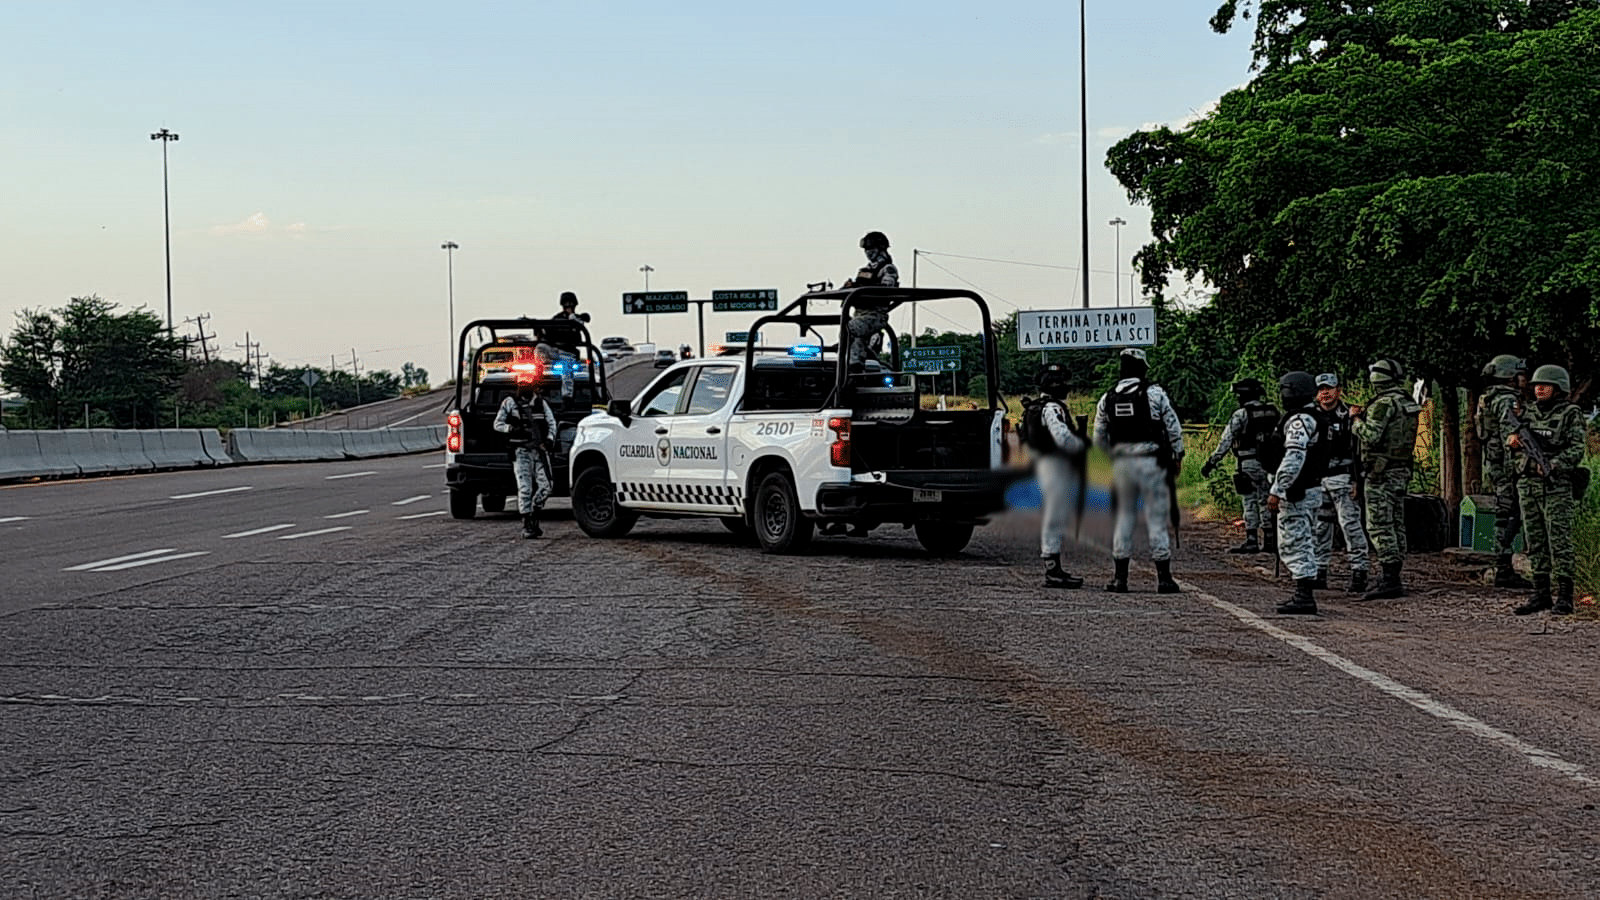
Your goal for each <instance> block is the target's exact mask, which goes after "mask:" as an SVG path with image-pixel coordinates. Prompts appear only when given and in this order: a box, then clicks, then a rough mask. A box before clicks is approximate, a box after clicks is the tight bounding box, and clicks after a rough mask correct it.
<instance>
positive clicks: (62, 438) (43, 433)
mask: <svg viewBox="0 0 1600 900" xmlns="http://www.w3.org/2000/svg"><path fill="white" fill-rule="evenodd" d="M70 433H71V432H66V431H54V430H39V431H35V432H34V435H35V436H37V437H38V439H39V456H40V457H41V458H42V459H41V465H42V468H43V471H40V472H39V473H38V474H39V475H42V476H46V477H51V478H54V477H57V476H61V475H81V474H83V472H82V470H81V469H79V468H78V461H77V460H75V459H73V458H72V445H71V444H70V443H69V440H68V435H69V434H70Z"/></svg>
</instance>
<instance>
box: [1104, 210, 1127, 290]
mask: <svg viewBox="0 0 1600 900" xmlns="http://www.w3.org/2000/svg"><path fill="white" fill-rule="evenodd" d="M1106 224H1108V225H1110V226H1111V227H1112V228H1115V229H1116V230H1117V278H1116V280H1115V281H1113V282H1111V298H1112V304H1111V305H1112V306H1121V305H1122V226H1124V225H1126V224H1128V220H1127V219H1124V218H1123V217H1121V216H1117V217H1116V218H1114V219H1112V220H1111V221H1110V222H1107V223H1106ZM1128 305H1129V306H1132V305H1133V291H1132V290H1129V291H1128Z"/></svg>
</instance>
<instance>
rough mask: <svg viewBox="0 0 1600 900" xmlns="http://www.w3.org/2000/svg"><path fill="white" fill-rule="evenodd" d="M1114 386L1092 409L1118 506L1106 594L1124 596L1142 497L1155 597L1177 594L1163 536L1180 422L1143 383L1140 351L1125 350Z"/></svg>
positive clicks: (1169, 522) (1179, 454)
mask: <svg viewBox="0 0 1600 900" xmlns="http://www.w3.org/2000/svg"><path fill="white" fill-rule="evenodd" d="M1119 365H1120V366H1121V372H1122V374H1121V378H1120V380H1118V381H1117V386H1116V387H1114V388H1112V389H1111V390H1109V391H1107V392H1106V393H1104V394H1103V395H1101V397H1100V403H1099V405H1097V406H1096V407H1095V411H1094V443H1095V446H1097V447H1099V448H1100V449H1101V450H1104V451H1105V452H1106V453H1108V454H1110V456H1111V491H1112V494H1111V496H1112V502H1113V503H1114V504H1115V505H1116V508H1117V519H1116V527H1115V531H1113V532H1112V538H1111V561H1112V562H1113V563H1114V564H1115V565H1116V575H1115V576H1113V577H1112V579H1111V582H1110V583H1109V584H1107V585H1106V590H1108V591H1112V592H1114V593H1118V594H1125V593H1127V592H1128V558H1129V557H1131V556H1132V555H1133V526H1134V520H1135V518H1136V516H1137V515H1138V504H1139V500H1140V498H1141V497H1142V498H1144V517H1145V526H1146V528H1147V529H1148V530H1149V534H1150V558H1151V560H1153V561H1154V562H1155V564H1156V576H1157V580H1156V593H1158V594H1176V593H1178V583H1177V582H1176V581H1173V580H1172V543H1171V541H1170V539H1169V538H1168V535H1167V529H1168V527H1169V526H1176V525H1177V522H1176V521H1175V520H1174V519H1173V516H1172V513H1173V503H1172V491H1173V481H1172V479H1170V478H1169V477H1168V476H1169V475H1171V474H1174V473H1176V472H1177V471H1178V468H1179V466H1180V465H1181V464H1182V461H1183V424H1182V423H1181V422H1179V421H1178V414H1177V413H1176V412H1174V411H1173V409H1172V402H1171V401H1170V400H1168V399H1167V392H1166V391H1164V390H1162V389H1161V386H1160V385H1158V384H1153V383H1151V382H1150V381H1148V380H1146V379H1145V374H1146V373H1147V372H1148V371H1149V363H1148V362H1146V360H1145V356H1144V351H1143V350H1140V349H1138V348H1137V347H1128V348H1126V349H1125V350H1123V351H1122V355H1121V357H1120V360H1119Z"/></svg>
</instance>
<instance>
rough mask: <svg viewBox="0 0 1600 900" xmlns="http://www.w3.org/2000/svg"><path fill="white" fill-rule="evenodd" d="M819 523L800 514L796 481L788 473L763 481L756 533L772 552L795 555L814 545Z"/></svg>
mask: <svg viewBox="0 0 1600 900" xmlns="http://www.w3.org/2000/svg"><path fill="white" fill-rule="evenodd" d="M815 527H816V523H815V522H813V521H811V520H810V519H808V518H806V517H805V514H804V513H802V512H800V500H799V498H797V497H796V496H795V493H794V482H793V481H790V480H789V476H788V474H787V473H784V472H773V473H772V474H771V475H768V476H767V477H766V478H764V479H762V481H761V487H760V488H758V489H757V490H756V508H755V531H756V540H758V541H760V542H761V549H762V550H765V551H767V552H768V553H794V552H797V551H798V550H800V549H801V548H802V547H804V546H805V545H806V544H808V543H810V542H811V532H812V530H813V529H814V528H815Z"/></svg>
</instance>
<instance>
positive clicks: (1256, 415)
mask: <svg viewBox="0 0 1600 900" xmlns="http://www.w3.org/2000/svg"><path fill="white" fill-rule="evenodd" d="M1242 408H1243V409H1244V414H1245V421H1244V433H1243V434H1240V435H1239V438H1238V441H1237V442H1236V443H1235V444H1234V450H1233V453H1234V456H1235V457H1237V458H1239V459H1255V458H1256V455H1257V454H1258V453H1259V452H1260V450H1261V444H1262V442H1263V441H1265V440H1266V439H1267V438H1268V437H1269V436H1271V435H1272V433H1273V432H1275V431H1277V430H1278V423H1279V422H1280V421H1281V419H1282V418H1283V417H1282V416H1280V415H1278V408H1277V407H1276V406H1273V405H1272V404H1271V403H1268V402H1267V401H1265V400H1251V401H1249V402H1247V403H1245V405H1244V406H1243V407H1242Z"/></svg>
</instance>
